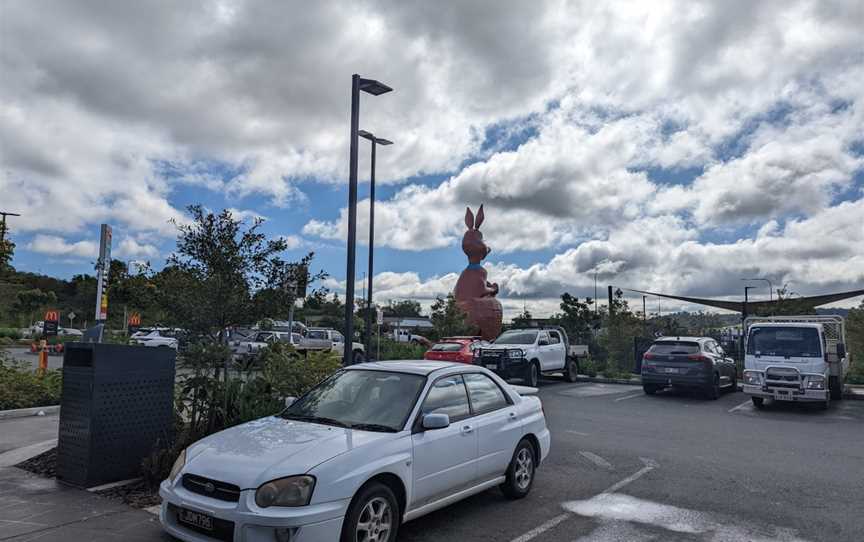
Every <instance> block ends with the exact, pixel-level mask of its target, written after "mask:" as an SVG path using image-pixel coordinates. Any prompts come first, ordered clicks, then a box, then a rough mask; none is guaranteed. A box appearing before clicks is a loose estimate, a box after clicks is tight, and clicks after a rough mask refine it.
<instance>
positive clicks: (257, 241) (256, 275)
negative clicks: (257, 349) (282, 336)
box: [160, 205, 311, 342]
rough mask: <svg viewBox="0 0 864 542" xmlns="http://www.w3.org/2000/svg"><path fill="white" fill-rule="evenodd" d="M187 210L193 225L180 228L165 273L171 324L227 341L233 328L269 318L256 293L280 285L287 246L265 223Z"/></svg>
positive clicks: (228, 214) (194, 208)
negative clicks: (271, 236) (263, 228)
mask: <svg viewBox="0 0 864 542" xmlns="http://www.w3.org/2000/svg"><path fill="white" fill-rule="evenodd" d="M187 210H188V211H189V214H190V215H192V221H191V222H190V223H188V224H176V225H177V229H178V230H179V235H178V237H177V251H176V252H175V253H174V254H172V255H171V256H169V258H168V261H167V264H168V265H167V266H166V269H164V270H163V272H162V273H161V275H162V276H161V277H160V283H161V288H160V289H161V290H162V292H163V295H162V296H161V299H162V302H163V304H164V307H165V309H166V310H167V315H168V316H169V317H170V319H171V320H172V323H175V324H177V325H180V324H183V326H184V327H186V328H187V329H189V330H190V331H192V332H193V333H196V334H201V335H206V336H210V337H211V338H217V337H218V339H219V342H222V341H221V340H222V337H223V336H224V332H225V330H226V329H227V328H228V327H231V326H236V325H241V324H245V323H249V322H254V321H256V320H258V319H260V318H262V317H264V316H269V315H266V314H263V313H262V310H263V308H264V307H267V303H261V302H260V299H259V300H258V301H259V302H256V299H255V296H254V293H255V292H257V291H259V290H262V289H266V288H274V287H277V286H279V285H276V284H273V282H272V281H273V279H274V277H277V276H279V274H280V273H281V272H283V271H284V269H285V266H286V264H285V262H284V261H283V260H281V259H280V258H279V253H281V252H283V251H284V250H285V249H286V248H287V244H286V243H285V240H284V239H282V238H276V239H269V240H268V239H267V238H266V236H265V235H264V234H263V233H262V232H261V231H260V228H261V225H262V223H263V220H262V219H255V220H254V221H253V222H252V224H251V225H250V226H248V227H247V226H246V225H245V224H244V223H243V222H242V221H241V220H238V219H235V218H234V216H233V215H232V214H231V212H230V211H228V210H223V211H222V212H221V213H218V214H215V213H211V212H207V211H205V210H204V208H203V207H201V206H200V205H190V206H189V207H188V208H187ZM309 257H310V258H311V255H310V256H309Z"/></svg>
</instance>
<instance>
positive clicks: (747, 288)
mask: <svg viewBox="0 0 864 542" xmlns="http://www.w3.org/2000/svg"><path fill="white" fill-rule="evenodd" d="M755 289H756V287H755V286H745V287H744V306H743V307H742V308H741V336H740V337H739V338H738V341H739V347H738V351H739V355H740V359H742V360H743V359H744V322H745V321H746V320H747V302H748V301H749V296H748V294H749V293H750V290H755Z"/></svg>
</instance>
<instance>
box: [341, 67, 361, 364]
mask: <svg viewBox="0 0 864 542" xmlns="http://www.w3.org/2000/svg"><path fill="white" fill-rule="evenodd" d="M359 129H360V76H359V75H357V74H356V73H355V74H354V75H352V76H351V134H350V142H349V145H350V152H349V157H348V258H347V260H348V262H347V265H346V272H345V275H346V284H345V350H344V351H343V353H342V364H343V365H351V364H352V363H353V361H354V360H353V358H352V353H353V348H352V345H353V342H354V272H355V270H354V266H355V264H356V256H357V137H358V136H357V132H358V130H359Z"/></svg>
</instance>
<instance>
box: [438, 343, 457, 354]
mask: <svg viewBox="0 0 864 542" xmlns="http://www.w3.org/2000/svg"><path fill="white" fill-rule="evenodd" d="M460 350H462V345H461V344H460V343H438V344H436V345H434V346H433V347H432V351H433V352H458V351H460Z"/></svg>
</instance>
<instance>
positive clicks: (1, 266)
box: [0, 222, 15, 277]
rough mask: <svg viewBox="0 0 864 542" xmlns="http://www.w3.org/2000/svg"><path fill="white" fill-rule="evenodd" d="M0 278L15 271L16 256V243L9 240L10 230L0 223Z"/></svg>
mask: <svg viewBox="0 0 864 542" xmlns="http://www.w3.org/2000/svg"><path fill="white" fill-rule="evenodd" d="M0 228H2V231H0V239H2V241H0V277H4V276H6V274H8V273H10V272H12V271H13V269H12V256H13V255H14V254H15V243H13V242H12V241H10V240H9V238H8V230H7V227H6V225H5V224H3V223H2V222H0Z"/></svg>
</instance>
